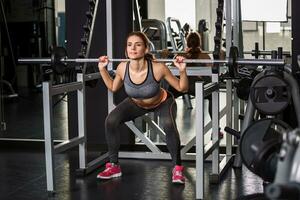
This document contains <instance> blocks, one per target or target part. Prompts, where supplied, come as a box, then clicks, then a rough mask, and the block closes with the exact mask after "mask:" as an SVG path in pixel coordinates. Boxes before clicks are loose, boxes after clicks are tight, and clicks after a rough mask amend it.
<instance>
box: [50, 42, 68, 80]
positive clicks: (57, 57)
mask: <svg viewBox="0 0 300 200" xmlns="http://www.w3.org/2000/svg"><path fill="white" fill-rule="evenodd" d="M66 57H67V51H66V49H65V48H63V47H54V48H53V50H52V53H51V65H52V67H53V70H54V71H55V72H56V73H57V74H62V73H64V72H65V70H66V68H67V64H66V63H63V62H62V61H61V59H63V58H66Z"/></svg>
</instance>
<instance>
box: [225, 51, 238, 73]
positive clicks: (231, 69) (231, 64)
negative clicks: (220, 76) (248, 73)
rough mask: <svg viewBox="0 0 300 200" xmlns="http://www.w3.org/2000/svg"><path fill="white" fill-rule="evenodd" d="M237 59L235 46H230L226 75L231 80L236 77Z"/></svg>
mask: <svg viewBox="0 0 300 200" xmlns="http://www.w3.org/2000/svg"><path fill="white" fill-rule="evenodd" d="M238 57H239V50H238V48H237V47H236V46H231V47H230V51H229V59H228V73H229V76H230V77H231V78H235V77H237V74H238V65H237V63H236V61H237V59H238Z"/></svg>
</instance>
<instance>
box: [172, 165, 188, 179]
mask: <svg viewBox="0 0 300 200" xmlns="http://www.w3.org/2000/svg"><path fill="white" fill-rule="evenodd" d="M184 181H185V178H184V175H183V166H181V165H175V167H174V169H173V176H172V183H180V184H184Z"/></svg>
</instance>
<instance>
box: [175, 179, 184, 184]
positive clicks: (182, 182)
mask: <svg viewBox="0 0 300 200" xmlns="http://www.w3.org/2000/svg"><path fill="white" fill-rule="evenodd" d="M172 183H179V184H184V181H181V180H172Z"/></svg>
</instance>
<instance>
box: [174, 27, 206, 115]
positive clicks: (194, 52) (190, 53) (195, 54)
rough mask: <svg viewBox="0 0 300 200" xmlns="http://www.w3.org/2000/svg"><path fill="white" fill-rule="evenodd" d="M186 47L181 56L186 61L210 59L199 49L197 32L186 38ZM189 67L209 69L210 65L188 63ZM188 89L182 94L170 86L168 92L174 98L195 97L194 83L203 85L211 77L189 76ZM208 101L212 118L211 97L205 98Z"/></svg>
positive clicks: (199, 40) (199, 41) (199, 38)
mask: <svg viewBox="0 0 300 200" xmlns="http://www.w3.org/2000/svg"><path fill="white" fill-rule="evenodd" d="M186 46H187V48H186V49H185V52H184V53H183V54H181V55H184V57H185V58H187V59H211V58H210V56H209V55H208V54H207V53H204V52H203V51H202V49H201V37H200V34H199V33H198V32H190V33H189V34H188V35H187V37H186ZM187 66H188V67H190V66H208V67H211V65H210V64H206V65H199V64H197V63H189V64H188V65H187ZM188 79H189V89H188V91H187V92H185V93H182V92H179V91H177V90H176V89H175V88H173V87H172V86H170V87H169V89H168V90H169V91H170V92H171V93H172V94H173V95H174V97H175V98H177V97H179V96H182V95H184V94H188V95H192V96H195V83H196V82H197V81H204V84H206V83H209V82H211V77H208V76H189V77H188ZM206 99H208V100H209V109H208V111H209V115H210V117H212V100H211V95H210V96H208V97H206Z"/></svg>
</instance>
